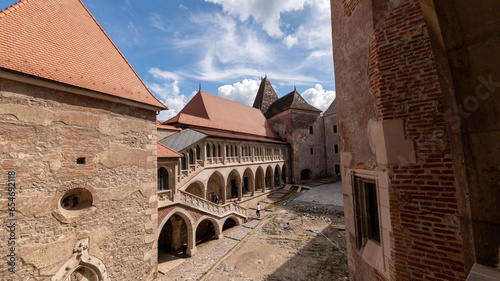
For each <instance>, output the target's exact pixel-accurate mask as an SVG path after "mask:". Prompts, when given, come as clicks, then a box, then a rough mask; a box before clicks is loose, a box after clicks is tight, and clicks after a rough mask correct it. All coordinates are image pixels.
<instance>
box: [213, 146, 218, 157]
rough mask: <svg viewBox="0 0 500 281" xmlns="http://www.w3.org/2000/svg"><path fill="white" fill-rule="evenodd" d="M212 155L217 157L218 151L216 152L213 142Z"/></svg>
mask: <svg viewBox="0 0 500 281" xmlns="http://www.w3.org/2000/svg"><path fill="white" fill-rule="evenodd" d="M212 156H213V157H216V156H217V153H215V144H212Z"/></svg>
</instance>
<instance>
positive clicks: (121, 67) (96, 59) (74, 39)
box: [0, 0, 165, 108]
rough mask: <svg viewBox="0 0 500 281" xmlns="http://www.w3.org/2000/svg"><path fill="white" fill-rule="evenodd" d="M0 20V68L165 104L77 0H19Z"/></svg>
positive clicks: (110, 93) (125, 97)
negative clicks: (152, 91) (150, 89)
mask: <svg viewBox="0 0 500 281" xmlns="http://www.w3.org/2000/svg"><path fill="white" fill-rule="evenodd" d="M0 22H1V24H0V38H2V40H0V68H3V69H7V70H11V71H15V72H20V73H24V74H28V75H32V76H36V77H40V78H44V79H48V80H51V81H56V82H60V83H64V84H68V85H72V86H76V87H80V88H84V89H88V90H93V91H97V92H101V93H105V94H108V95H112V96H116V97H120V98H124V99H128V100H133V101H136V102H140V103H144V104H148V105H152V106H155V107H159V108H165V105H164V104H163V103H162V102H160V101H159V100H158V99H157V98H156V97H155V96H154V95H153V94H152V93H151V92H150V91H149V89H148V88H147V87H146V85H145V84H144V82H143V81H142V80H141V78H140V77H139V76H138V75H137V73H136V72H135V71H134V69H133V68H132V66H131V65H130V64H129V63H128V61H127V60H126V59H125V57H124V56H123V55H122V53H121V52H120V51H119V50H118V48H117V47H116V46H115V44H114V43H113V42H112V41H111V39H110V38H109V37H108V36H107V34H106V33H105V32H104V30H103V29H102V28H101V26H100V25H99V24H98V23H97V21H96V20H95V18H94V17H93V16H92V14H91V13H90V12H89V11H88V10H87V8H86V7H85V6H84V5H83V3H82V2H81V1H80V0H64V1H59V0H45V1H41V0H31V1H28V0H21V1H20V2H18V3H16V4H14V5H13V6H11V7H9V8H7V9H5V10H4V11H2V12H0Z"/></svg>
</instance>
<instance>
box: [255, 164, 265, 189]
mask: <svg viewBox="0 0 500 281" xmlns="http://www.w3.org/2000/svg"><path fill="white" fill-rule="evenodd" d="M255 190H260V191H263V190H264V171H263V170H262V167H259V168H257V172H255Z"/></svg>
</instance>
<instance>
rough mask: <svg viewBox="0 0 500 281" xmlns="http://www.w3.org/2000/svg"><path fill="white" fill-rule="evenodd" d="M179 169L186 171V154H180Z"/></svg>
mask: <svg viewBox="0 0 500 281" xmlns="http://www.w3.org/2000/svg"><path fill="white" fill-rule="evenodd" d="M181 169H182V170H187V162H186V154H184V153H183V154H182V158H181Z"/></svg>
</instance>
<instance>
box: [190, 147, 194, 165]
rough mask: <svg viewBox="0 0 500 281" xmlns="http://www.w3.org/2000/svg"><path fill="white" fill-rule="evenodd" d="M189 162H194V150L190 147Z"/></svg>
mask: <svg viewBox="0 0 500 281" xmlns="http://www.w3.org/2000/svg"><path fill="white" fill-rule="evenodd" d="M189 164H190V165H193V164H194V152H193V150H192V149H190V150H189Z"/></svg>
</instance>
